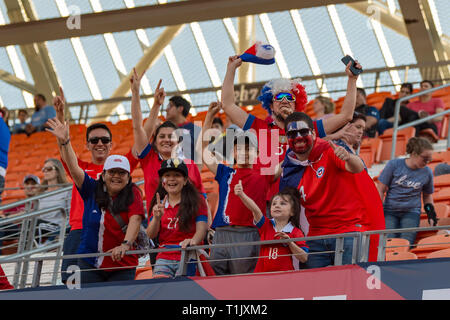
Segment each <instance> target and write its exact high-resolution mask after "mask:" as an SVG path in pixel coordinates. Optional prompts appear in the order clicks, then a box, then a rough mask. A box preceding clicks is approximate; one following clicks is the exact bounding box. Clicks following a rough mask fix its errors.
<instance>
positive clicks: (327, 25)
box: [300, 7, 345, 73]
mask: <svg viewBox="0 0 450 320" xmlns="http://www.w3.org/2000/svg"><path fill="white" fill-rule="evenodd" d="M300 15H301V18H302V21H303V25H304V26H305V29H306V33H307V35H308V37H309V41H310V42H311V46H312V48H313V51H314V54H315V56H316V59H317V63H318V64H319V67H320V70H321V73H332V72H342V71H344V69H345V66H344V65H343V64H342V62H341V58H342V57H343V54H342V49H341V47H340V45H339V41H338V39H337V37H336V33H335V31H334V28H333V25H332V23H331V20H330V17H329V15H328V12H327V9H326V8H325V7H320V8H311V9H305V10H301V11H300Z"/></svg>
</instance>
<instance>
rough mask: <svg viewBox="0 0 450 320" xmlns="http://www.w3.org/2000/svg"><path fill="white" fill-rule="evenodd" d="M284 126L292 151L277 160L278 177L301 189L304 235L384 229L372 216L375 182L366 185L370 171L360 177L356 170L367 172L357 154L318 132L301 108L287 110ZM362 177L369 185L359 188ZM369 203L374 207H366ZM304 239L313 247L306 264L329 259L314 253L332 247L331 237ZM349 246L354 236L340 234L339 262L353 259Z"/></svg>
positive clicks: (379, 211)
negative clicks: (305, 223) (279, 162)
mask: <svg viewBox="0 0 450 320" xmlns="http://www.w3.org/2000/svg"><path fill="white" fill-rule="evenodd" d="M285 127H286V133H287V137H288V143H289V148H290V150H291V151H290V152H289V153H288V154H287V156H286V159H285V161H284V163H283V165H282V166H283V175H282V177H283V178H282V179H283V180H285V179H287V178H290V181H289V182H290V183H288V184H287V185H292V184H295V183H296V186H297V188H298V189H299V191H300V195H301V197H300V200H301V204H302V206H303V207H304V208H305V216H306V218H307V220H308V224H309V230H308V231H307V236H308V237H310V236H322V235H329V234H342V233H347V232H363V231H366V230H374V228H375V229H377V227H380V228H381V229H383V226H382V225H380V224H378V225H377V224H376V223H378V222H379V220H376V217H377V216H378V217H382V207H381V206H379V205H377V204H378V202H380V199H379V196H377V194H376V188H375V189H374V188H370V184H369V180H370V182H371V179H370V177H369V180H363V178H359V176H358V175H360V174H364V175H367V173H366V172H365V170H364V164H363V162H362V160H361V159H360V158H359V157H358V156H357V155H354V154H352V153H350V152H348V151H347V150H346V149H345V148H344V147H341V146H337V145H335V144H334V143H332V142H331V143H330V142H327V141H324V140H322V139H320V138H318V137H317V135H316V133H315V132H314V130H313V129H314V125H313V121H312V120H311V118H310V117H309V116H308V115H306V114H305V113H302V112H294V113H292V114H291V115H289V116H288V117H287V118H286V121H285ZM362 172H364V173H362ZM367 177H368V176H367ZM364 179H365V178H364ZM364 183H366V184H367V186H369V187H368V189H366V190H363V191H362V190H359V189H360V188H361V186H362V185H363V184H364ZM371 183H372V184H373V182H371ZM282 184H283V185H284V184H285V181H284V182H283V183H282ZM373 187H374V185H373ZM362 192H364V193H366V194H365V195H364V194H363V193H362ZM370 206H373V207H374V208H376V210H375V211H374V212H369V211H370V209H369V207H370ZM307 244H308V246H309V248H310V253H312V252H316V254H311V255H310V257H309V259H308V262H307V266H308V267H309V268H319V267H325V266H327V265H332V264H334V253H322V254H317V253H318V252H324V251H335V250H336V240H335V239H325V240H312V241H308V242H307ZM352 249H353V239H352V238H345V239H344V252H343V257H342V263H343V264H350V263H352Z"/></svg>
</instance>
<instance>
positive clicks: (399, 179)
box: [377, 137, 434, 244]
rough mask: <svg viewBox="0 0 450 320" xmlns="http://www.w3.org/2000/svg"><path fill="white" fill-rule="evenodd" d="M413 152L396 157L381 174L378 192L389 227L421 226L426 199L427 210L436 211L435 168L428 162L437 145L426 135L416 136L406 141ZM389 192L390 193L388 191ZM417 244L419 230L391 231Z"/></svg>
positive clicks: (396, 235)
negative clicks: (425, 136) (434, 203)
mask: <svg viewBox="0 0 450 320" xmlns="http://www.w3.org/2000/svg"><path fill="white" fill-rule="evenodd" d="M406 152H407V153H408V154H409V155H410V156H409V157H408V158H406V159H393V160H391V161H389V162H388V163H387V164H386V166H385V167H384V169H383V171H382V172H381V174H380V176H379V178H378V186H377V187H378V192H379V193H380V197H381V200H384V201H383V207H384V217H385V219H386V229H403V228H417V227H418V226H419V223H420V212H421V207H422V201H421V200H423V205H424V208H425V210H426V212H427V214H428V215H429V216H430V217H431V216H432V215H433V213H434V206H433V192H434V184H433V172H432V171H431V169H430V168H429V167H427V164H428V163H429V162H430V161H431V160H432V159H433V146H432V145H431V144H430V143H429V142H428V140H426V139H424V138H417V137H413V138H411V139H409V141H408V144H407V145H406ZM385 193H386V197H384V194H385ZM399 236H400V237H401V238H404V239H407V240H409V242H410V244H413V243H414V241H415V240H416V233H415V232H404V233H400V234H389V235H388V237H389V238H396V237H399Z"/></svg>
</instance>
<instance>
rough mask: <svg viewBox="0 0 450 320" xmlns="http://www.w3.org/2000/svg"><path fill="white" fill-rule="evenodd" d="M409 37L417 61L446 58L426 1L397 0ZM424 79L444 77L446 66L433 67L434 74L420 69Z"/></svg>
mask: <svg viewBox="0 0 450 320" xmlns="http://www.w3.org/2000/svg"><path fill="white" fill-rule="evenodd" d="M398 3H399V5H400V8H401V10H402V14H403V18H404V20H405V24H406V29H407V31H408V35H409V39H410V41H411V45H412V47H413V50H414V54H415V55H416V60H417V63H419V64H420V63H435V62H438V61H443V60H446V58H445V57H444V56H445V50H444V48H443V45H442V43H441V40H440V38H439V36H438V34H437V30H436V25H435V24H434V21H433V19H432V16H431V12H430V8H429V6H428V2H427V1H423V0H414V1H411V0H399V2H398ZM421 74H422V78H424V79H427V78H428V79H444V78H448V76H449V75H450V74H449V72H448V68H439V69H435V72H434V74H430V73H429V72H425V71H424V70H421Z"/></svg>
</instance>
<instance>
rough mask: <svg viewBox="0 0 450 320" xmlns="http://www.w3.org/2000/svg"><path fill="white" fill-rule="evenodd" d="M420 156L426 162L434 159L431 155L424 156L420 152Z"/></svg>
mask: <svg viewBox="0 0 450 320" xmlns="http://www.w3.org/2000/svg"><path fill="white" fill-rule="evenodd" d="M419 157H421V158H422V160H423V161H424V162H426V163H429V162H431V161H433V158H431V157H424V156H422V155H420V154H419Z"/></svg>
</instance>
